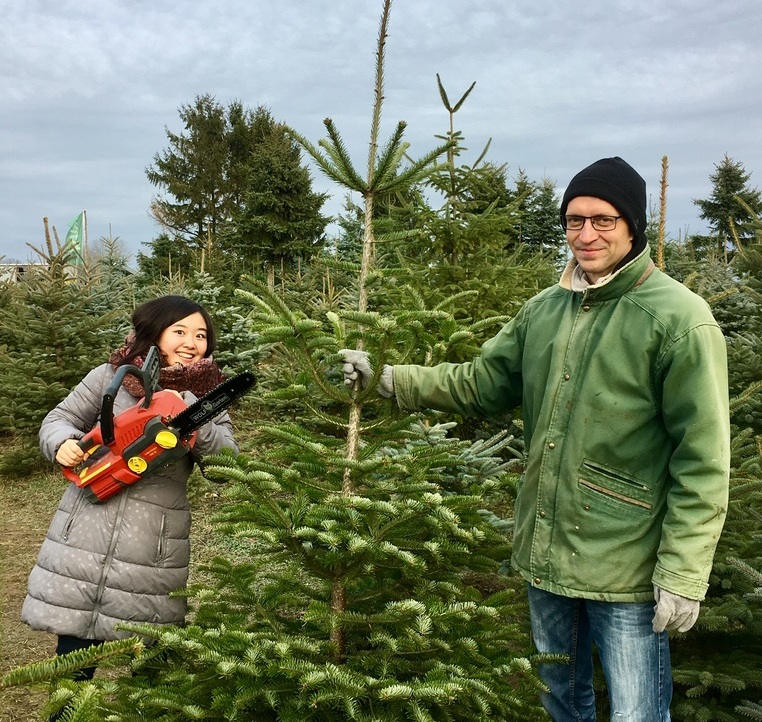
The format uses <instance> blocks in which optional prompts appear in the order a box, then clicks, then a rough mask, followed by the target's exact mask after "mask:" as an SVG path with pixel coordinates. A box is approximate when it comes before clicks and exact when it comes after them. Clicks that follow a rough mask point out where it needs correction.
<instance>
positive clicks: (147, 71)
mask: <svg viewBox="0 0 762 722" xmlns="http://www.w3.org/2000/svg"><path fill="white" fill-rule="evenodd" d="M381 8H382V3H381V0H174V1H173V2H166V1H164V2H162V1H161V0H158V1H157V0H153V1H152V2H148V1H147V0H59V1H58V2H53V0H21V1H19V0H0V11H1V12H0V17H2V22H0V140H1V142H0V257H1V256H3V255H4V256H5V257H6V259H5V260H6V261H8V260H11V259H15V260H27V259H29V258H30V257H31V255H32V254H31V251H30V249H29V248H28V246H27V245H26V244H27V243H32V244H36V245H40V244H42V243H43V241H44V226H43V218H44V217H46V216H47V217H48V219H49V223H50V224H51V226H55V227H56V229H57V230H58V232H59V235H60V236H61V237H62V238H63V236H65V234H66V231H67V229H68V226H69V223H70V222H71V221H72V220H73V219H74V217H75V216H76V215H77V214H78V213H79V212H80V211H81V210H83V209H84V210H86V211H87V218H88V236H89V239H90V242H91V243H93V242H94V241H95V240H97V239H98V238H99V237H101V236H104V235H108V234H109V229H110V230H111V233H112V235H113V236H118V237H119V238H120V239H121V241H122V243H123V246H124V249H125V250H126V251H127V253H129V254H134V253H135V252H136V251H137V250H140V249H141V248H144V247H142V246H141V244H142V243H144V242H147V241H150V240H151V239H153V238H155V237H156V236H157V235H158V233H159V232H160V231H159V228H158V227H157V225H156V224H155V223H154V221H153V220H152V219H151V217H150V216H149V214H148V208H149V204H150V201H151V198H152V197H153V196H154V195H155V194H156V193H157V188H155V187H154V186H152V185H151V184H150V183H149V182H148V180H147V179H146V176H145V168H146V166H148V165H150V164H151V162H152V159H153V156H154V154H156V153H157V152H160V151H162V150H164V149H165V148H166V147H167V138H166V129H167V128H169V129H170V130H171V131H173V132H181V131H182V127H181V125H180V120H179V114H178V110H179V108H180V106H182V105H187V104H192V103H193V101H194V99H195V97H196V96H197V95H202V94H206V93H208V94H211V95H213V96H214V97H215V98H216V100H217V101H218V102H219V103H220V104H222V105H223V106H227V105H228V104H229V103H230V102H231V101H233V100H240V101H241V102H243V104H244V105H245V106H247V107H250V108H252V109H253V108H256V107H257V106H259V105H264V106H267V107H268V108H269V109H270V111H271V112H272V115H273V116H274V117H275V119H276V120H279V121H283V122H285V123H288V124H289V125H290V126H292V127H293V128H295V129H296V130H297V131H298V132H300V133H301V134H302V135H305V136H306V137H307V138H309V139H310V140H311V141H313V142H317V141H318V140H320V139H321V138H323V137H324V136H325V132H324V126H323V123H322V121H323V119H324V118H325V117H331V118H333V120H334V121H335V122H336V124H337V127H338V129H339V131H340V132H341V134H342V135H343V137H344V139H345V141H346V143H347V146H348V147H349V150H350V152H351V154H352V156H353V158H354V160H355V163H356V165H357V166H358V167H359V168H363V169H364V168H365V163H366V157H367V142H368V141H367V139H368V131H369V127H370V111H371V107H372V102H373V95H372V90H373V75H374V62H375V57H374V53H375V47H376V38H377V33H378V27H379V20H380V14H381ZM761 39H762V1H761V0H733V2H731V3H721V2H717V0H588V1H584V0H513V1H512V0H470V1H469V2H463V0H395V1H394V3H393V5H392V12H391V22H390V27H389V39H388V45H387V65H386V74H385V91H386V100H385V105H384V111H383V119H382V120H383V123H382V138H383V139H386V138H388V136H389V134H390V133H391V131H392V130H393V128H394V126H395V125H396V123H397V121H399V120H404V121H406V122H407V124H408V127H407V131H406V136H405V137H406V140H408V141H409V142H410V143H411V149H410V152H411V154H412V155H413V156H418V155H422V154H423V153H425V152H426V151H428V150H429V149H431V148H432V147H433V146H434V145H435V144H436V143H437V142H438V141H437V140H436V139H435V136H436V135H438V134H439V135H441V134H443V133H445V132H446V130H447V127H448V119H447V114H446V112H445V110H444V108H443V106H442V103H441V100H440V98H439V94H438V91H437V85H436V74H437V73H439V74H440V76H441V78H442V81H443V83H444V86H445V88H446V90H447V92H448V94H449V96H450V99H451V101H452V102H455V101H456V100H457V99H459V98H460V96H461V94H462V93H463V92H465V91H466V90H467V88H468V87H469V85H470V84H471V83H472V82H474V81H475V82H476V87H475V89H474V90H473V92H472V93H471V95H470V97H469V98H468V100H467V101H466V103H465V104H464V106H463V108H462V110H461V111H460V112H459V113H458V114H457V116H456V125H457V128H458V129H459V130H461V131H462V132H463V134H464V136H465V138H466V146H467V147H468V149H469V150H468V152H467V153H465V155H464V156H463V159H464V161H465V162H472V161H474V160H475V159H476V156H477V155H478V153H479V152H480V151H481V149H482V148H483V147H484V144H485V143H486V142H487V141H488V140H489V139H490V138H491V139H492V145H491V148H490V152H489V154H488V160H491V161H493V162H495V163H500V164H502V163H507V165H508V169H509V176H510V177H511V178H514V177H515V175H516V173H517V172H518V170H519V169H523V170H524V171H525V172H526V173H527V174H528V175H529V177H530V178H532V179H535V180H541V179H542V178H543V177H545V176H547V177H548V178H550V179H551V180H552V181H554V182H555V184H556V185H557V187H558V189H559V192H562V191H563V189H564V188H565V185H566V183H567V182H568V181H569V179H570V178H571V176H572V175H574V173H576V172H577V171H578V170H580V169H581V168H582V167H584V166H586V165H588V164H589V163H591V162H593V161H594V160H597V159H598V158H601V157H605V156H611V155H620V156H622V157H623V158H624V159H625V160H627V161H628V162H630V163H631V164H632V165H633V166H635V168H637V169H638V170H639V171H640V173H641V175H643V177H644V178H645V179H646V182H647V184H648V189H649V194H650V195H651V197H652V200H653V202H654V203H656V201H658V183H659V174H660V167H661V159H662V157H663V156H667V157H668V159H669V189H668V210H667V230H668V232H669V233H670V235H671V236H672V237H673V238H677V237H678V236H680V237H684V236H685V234H686V232H688V233H697V232H702V231H703V230H704V228H705V225H704V223H703V222H702V221H701V220H700V219H699V217H698V209H697V207H696V206H695V205H694V204H693V203H692V199H693V198H706V197H708V196H709V194H710V193H711V183H710V180H709V176H710V174H711V173H712V172H713V171H714V170H715V165H716V164H718V163H720V162H721V161H722V159H723V157H724V155H725V153H727V154H728V155H729V156H730V157H731V158H733V159H734V160H737V161H740V162H741V163H743V165H744V167H745V168H746V170H747V171H749V172H751V174H752V177H751V181H750V184H751V185H752V186H753V187H759V186H760V185H762V127H761V125H762V124H761V123H760V119H761V118H762V112H761V107H762V40H761ZM314 178H315V187H316V189H317V190H321V191H328V192H329V193H331V194H332V195H333V196H334V197H333V200H331V201H329V203H328V204H327V205H326V206H325V208H324V210H325V211H326V212H328V213H336V212H338V211H339V210H340V209H341V206H342V199H343V197H344V192H343V191H342V189H340V188H338V187H336V186H335V185H333V184H332V183H330V182H329V181H328V180H327V179H325V178H324V177H323V176H322V175H320V174H319V173H318V172H317V171H315V173H314ZM144 250H145V249H144Z"/></svg>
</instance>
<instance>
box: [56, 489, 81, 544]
mask: <svg viewBox="0 0 762 722" xmlns="http://www.w3.org/2000/svg"><path fill="white" fill-rule="evenodd" d="M84 501H85V494H84V492H80V493H79V494H77V498H76V499H75V500H74V506H72V508H71V511H70V512H69V518H68V519H67V520H66V524H64V527H63V529H62V530H61V541H62V542H64V544H65V543H67V542H68V541H69V534H70V533H71V528H72V526H73V525H74V522H75V521H76V519H77V514H78V513H79V510H80V509H81V508H82V504H83V503H84Z"/></svg>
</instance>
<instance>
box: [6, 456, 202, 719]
mask: <svg viewBox="0 0 762 722" xmlns="http://www.w3.org/2000/svg"><path fill="white" fill-rule="evenodd" d="M193 479H194V482H193V483H192V488H191V499H192V502H191V503H192V508H193V525H192V531H191V549H192V560H191V581H193V577H194V570H195V569H197V568H198V565H199V564H200V563H203V562H204V561H205V560H206V557H207V556H208V555H213V554H214V545H213V543H212V542H211V539H212V538H213V537H214V533H213V530H212V526H211V523H210V518H209V517H210V514H211V512H212V511H213V508H214V507H215V506H216V504H217V495H216V493H215V487H214V485H213V484H210V483H209V482H204V481H203V480H201V481H199V479H198V477H197V475H196V474H194V477H193ZM66 483H67V482H66V481H65V480H64V478H63V476H62V475H61V474H60V472H56V471H51V472H50V473H48V474H43V475H40V476H37V477H34V478H30V479H16V480H10V479H3V478H0V676H2V675H3V674H5V673H6V672H7V671H8V670H10V669H14V668H15V667H18V666H22V665H25V664H30V663H32V662H38V661H41V660H44V659H48V658H50V657H52V656H53V655H54V654H55V645H56V638H55V637H54V636H53V635H51V634H48V633H46V632H35V631H33V630H32V629H30V628H29V627H27V626H26V625H25V624H22V622H21V605H22V603H23V601H24V597H25V595H26V583H27V577H28V576H29V572H30V571H31V569H32V567H33V565H34V561H35V559H36V557H37V552H38V550H39V548H40V545H41V544H42V540H43V539H44V537H45V532H46V531H47V529H48V525H49V524H50V520H51V518H52V517H53V513H54V511H55V509H56V506H57V505H58V501H59V499H60V497H61V495H62V494H63V492H64V489H65V485H66ZM46 699H47V694H46V693H45V692H44V691H41V692H33V691H30V690H29V689H27V688H21V687H19V688H14V689H8V690H0V722H22V721H23V722H31V721H32V720H40V719H43V718H42V717H41V715H40V710H41V709H42V706H43V705H44V703H45V700H46Z"/></svg>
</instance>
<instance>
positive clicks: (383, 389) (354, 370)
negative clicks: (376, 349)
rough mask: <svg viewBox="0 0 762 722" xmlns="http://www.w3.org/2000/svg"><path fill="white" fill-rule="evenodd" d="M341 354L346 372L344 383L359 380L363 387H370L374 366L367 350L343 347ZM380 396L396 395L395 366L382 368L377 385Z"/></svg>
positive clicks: (343, 368) (388, 397)
mask: <svg viewBox="0 0 762 722" xmlns="http://www.w3.org/2000/svg"><path fill="white" fill-rule="evenodd" d="M339 355H340V356H341V357H342V358H343V359H344V365H343V367H342V370H343V372H344V384H345V385H346V386H353V385H354V384H355V383H356V382H357V381H359V382H360V386H361V387H362V388H364V389H365V388H368V384H369V383H370V380H371V379H372V378H373V368H372V367H371V365H370V358H369V356H368V354H367V353H366V352H365V351H357V350H355V349H351V348H342V349H340V350H339ZM376 390H377V391H378V393H379V395H380V396H383V397H384V398H386V399H391V398H392V397H393V396H394V371H393V367H392V366H389V365H386V366H384V368H383V369H381V377H380V378H379V381H378V386H377V387H376Z"/></svg>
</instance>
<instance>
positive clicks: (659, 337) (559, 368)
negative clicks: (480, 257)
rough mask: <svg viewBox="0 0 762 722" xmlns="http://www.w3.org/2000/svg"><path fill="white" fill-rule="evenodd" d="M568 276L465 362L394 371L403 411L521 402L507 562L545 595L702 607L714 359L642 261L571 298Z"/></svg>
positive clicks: (721, 514) (696, 303) (711, 340)
mask: <svg viewBox="0 0 762 722" xmlns="http://www.w3.org/2000/svg"><path fill="white" fill-rule="evenodd" d="M574 265H575V262H574V261H572V262H571V263H570V264H569V266H568V267H567V269H566V271H565V273H564V275H563V276H562V278H561V281H560V282H559V284H558V285H556V286H553V287H551V288H548V289H546V290H544V291H542V292H541V293H539V294H537V295H536V296H535V297H534V298H532V299H530V300H529V301H528V302H527V303H526V304H525V305H524V306H523V308H522V309H521V310H520V311H519V313H518V314H517V315H516V317H515V318H513V319H512V320H511V321H510V322H509V323H507V324H506V325H505V326H504V327H503V328H502V329H501V331H500V332H499V333H498V334H497V335H496V336H494V337H493V338H492V339H490V340H489V341H487V342H486V343H485V344H484V346H483V347H482V351H481V355H480V356H478V357H477V358H476V359H474V360H473V361H471V362H469V363H464V364H440V365H438V366H435V367H423V366H410V365H399V366H395V367H394V388H395V392H396V396H397V399H398V403H399V404H400V406H401V407H402V408H408V409H414V408H435V409H440V410H443V411H450V412H455V413H458V414H461V415H464V416H472V415H492V414H497V413H500V412H506V411H510V410H512V409H514V408H516V407H517V406H519V405H521V407H522V413H523V419H524V434H525V442H526V448H527V459H526V467H525V472H524V474H523V476H522V478H521V481H520V486H519V493H518V498H517V500H516V508H515V532H514V546H513V558H512V561H513V565H514V566H515V567H516V568H517V569H518V570H519V572H520V573H521V574H522V576H523V577H524V578H525V579H526V580H527V581H529V582H530V583H532V584H533V585H535V586H537V587H540V588H542V589H545V590H547V591H549V592H553V593H555V594H560V595H563V596H571V597H583V598H587V599H600V600H605V601H619V602H628V601H648V600H651V599H653V587H652V585H653V584H655V585H658V586H659V587H661V588H662V589H666V590H668V591H670V592H673V593H674V594H679V595H681V596H684V597H688V598H690V599H703V598H704V595H705V593H706V589H707V586H708V585H707V580H708V577H709V572H710V569H711V565H712V559H713V556H714V552H715V548H716V545H717V540H718V538H719V536H720V532H721V530H722V526H723V523H724V520H725V514H726V509H727V500H728V476H729V457H730V438H729V437H730V431H729V411H728V380H727V359H726V346H725V340H724V338H723V335H722V332H721V331H720V328H719V326H718V325H717V323H716V322H715V321H714V319H713V318H712V314H711V312H710V310H709V307H708V306H707V304H706V303H705V302H704V301H703V300H702V299H701V298H700V297H699V296H697V295H695V294H694V293H692V292H691V291H689V290H688V289H687V288H685V287H684V286H683V285H682V284H680V283H679V282H677V281H675V280H674V279H672V278H670V277H669V276H667V275H665V274H664V273H661V272H660V271H659V270H656V269H654V270H652V272H650V274H649V269H651V268H653V266H652V264H651V261H650V258H649V254H648V249H646V250H645V251H644V252H643V253H642V254H641V255H640V256H638V257H637V258H635V259H634V260H633V261H631V262H630V263H629V264H628V265H627V266H625V267H624V268H623V269H622V270H621V271H620V272H619V273H617V274H616V275H615V276H613V277H612V278H611V279H610V280H609V281H608V282H607V283H605V284H603V285H601V286H599V287H597V288H588V289H587V290H585V291H584V292H581V293H578V292H573V291H572V290H571V285H570V278H571V270H572V268H573V266H574Z"/></svg>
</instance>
